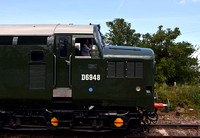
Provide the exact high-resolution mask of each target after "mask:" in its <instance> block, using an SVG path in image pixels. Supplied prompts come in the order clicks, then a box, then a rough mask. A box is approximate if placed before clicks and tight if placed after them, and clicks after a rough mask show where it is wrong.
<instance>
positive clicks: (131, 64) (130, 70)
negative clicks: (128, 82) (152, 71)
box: [126, 62, 135, 78]
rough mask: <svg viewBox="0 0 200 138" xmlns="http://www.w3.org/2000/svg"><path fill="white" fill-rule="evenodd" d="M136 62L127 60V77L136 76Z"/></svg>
mask: <svg viewBox="0 0 200 138" xmlns="http://www.w3.org/2000/svg"><path fill="white" fill-rule="evenodd" d="M134 72H135V62H127V72H126V75H127V78H134V77H135V73H134Z"/></svg>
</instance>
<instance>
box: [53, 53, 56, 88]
mask: <svg viewBox="0 0 200 138" xmlns="http://www.w3.org/2000/svg"><path fill="white" fill-rule="evenodd" d="M53 59H54V74H53V78H54V80H53V87H54V88H56V55H55V54H53Z"/></svg>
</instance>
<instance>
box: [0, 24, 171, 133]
mask: <svg viewBox="0 0 200 138" xmlns="http://www.w3.org/2000/svg"><path fill="white" fill-rule="evenodd" d="M86 41H87V44H86V43H85V42H86ZM86 45H87V48H85V46H86ZM84 50H86V51H85V52H83V51H84ZM86 52H89V54H85V53H86ZM154 74H155V59H154V53H153V51H152V50H151V49H146V48H138V47H129V46H105V45H104V42H103V40H102V38H101V33H100V26H99V25H60V24H57V25H0V128H1V129H10V130H60V129H68V130H74V131H75V130H77V131H97V132H106V131H115V130H117V131H118V130H130V129H138V128H142V129H143V128H144V127H143V126H147V125H148V123H149V122H151V121H154V120H153V118H156V119H157V114H156V108H159V107H163V106H168V105H167V104H161V103H156V102H155V101H156V96H155V94H154ZM156 119H155V120H156Z"/></svg>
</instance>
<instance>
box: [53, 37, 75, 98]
mask: <svg viewBox="0 0 200 138" xmlns="http://www.w3.org/2000/svg"><path fill="white" fill-rule="evenodd" d="M70 60H71V36H69V35H56V36H55V48H54V91H53V97H71V88H70V73H69V72H70V68H71V64H70Z"/></svg>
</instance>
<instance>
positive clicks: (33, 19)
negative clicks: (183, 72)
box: [0, 0, 200, 59]
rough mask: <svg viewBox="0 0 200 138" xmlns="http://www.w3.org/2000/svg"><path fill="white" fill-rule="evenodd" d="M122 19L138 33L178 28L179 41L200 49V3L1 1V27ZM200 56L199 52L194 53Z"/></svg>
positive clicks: (188, 0)
mask: <svg viewBox="0 0 200 138" xmlns="http://www.w3.org/2000/svg"><path fill="white" fill-rule="evenodd" d="M116 18H123V19H125V21H126V22H129V23H131V25H132V29H135V30H136V32H137V33H141V34H146V33H150V34H153V33H156V31H157V29H158V26H160V25H163V28H164V29H166V28H171V29H172V30H173V29H174V28H175V27H178V28H179V29H180V31H181V36H179V37H178V38H177V40H176V41H177V42H182V41H187V42H189V43H192V44H193V45H196V46H197V47H200V37H199V36H200V0H0V24H58V23H59V24H80V25H87V24H89V23H92V24H100V25H101V32H102V33H103V34H105V33H106V32H108V30H109V28H107V26H106V22H108V21H113V20H114V19H116ZM197 55H199V59H200V50H199V51H198V52H197V53H196V54H195V56H197Z"/></svg>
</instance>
